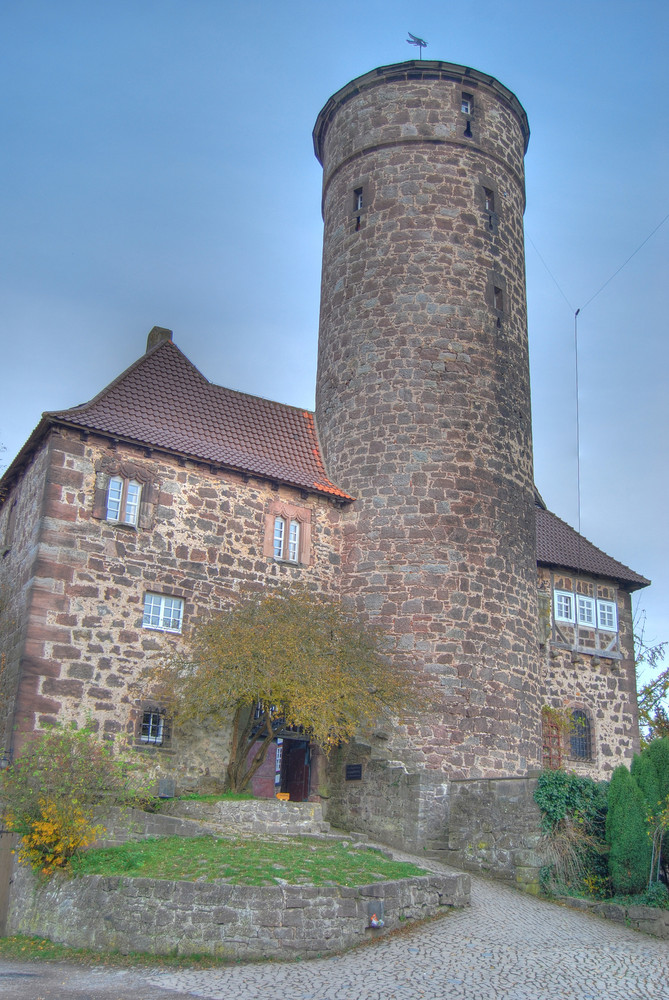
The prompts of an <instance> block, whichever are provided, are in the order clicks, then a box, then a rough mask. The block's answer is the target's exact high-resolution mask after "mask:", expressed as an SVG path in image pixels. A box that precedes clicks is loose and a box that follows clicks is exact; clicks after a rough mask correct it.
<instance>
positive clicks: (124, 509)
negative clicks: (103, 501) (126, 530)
mask: <svg viewBox="0 0 669 1000" xmlns="http://www.w3.org/2000/svg"><path fill="white" fill-rule="evenodd" d="M141 495H142V487H141V484H140V483H138V482H136V481H135V480H134V479H123V478H122V477H121V476H112V477H111V479H110V480H109V487H108V489H107V520H108V521H117V522H118V523H120V524H134V525H136V524H137V521H138V519H139V501H140V498H141Z"/></svg>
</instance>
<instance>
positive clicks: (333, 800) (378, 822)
mask: <svg viewBox="0 0 669 1000" xmlns="http://www.w3.org/2000/svg"><path fill="white" fill-rule="evenodd" d="M372 753H373V751H372V749H371V748H370V747H369V746H364V745H360V744H356V743H354V744H352V745H350V746H348V747H345V748H343V749H342V751H341V752H340V753H339V754H338V755H333V757H332V759H331V760H330V761H329V762H328V781H327V785H326V786H322V787H321V797H322V798H323V802H324V805H325V816H326V818H327V820H328V822H330V823H332V825H333V826H335V827H340V828H341V829H344V830H356V831H358V832H359V833H364V834H365V836H367V837H371V838H373V839H376V840H380V841H381V842H382V843H384V844H389V845H390V846H391V847H398V848H401V849H403V850H407V851H413V852H414V853H416V854H417V853H419V852H420V851H422V850H424V849H426V848H430V849H432V848H443V847H445V845H446V836H447V827H448V808H449V799H448V787H449V786H448V783H447V782H446V781H444V780H443V774H442V773H441V772H440V771H428V770H425V769H423V770H420V771H410V770H408V769H407V767H406V766H405V765H404V764H403V763H402V761H399V760H395V761H393V760H390V761H389V760H384V759H381V758H379V757H378V756H373V755H372ZM351 764H353V765H355V764H359V765H360V766H361V769H362V776H361V778H360V780H354V781H347V780H346V767H347V765H351Z"/></svg>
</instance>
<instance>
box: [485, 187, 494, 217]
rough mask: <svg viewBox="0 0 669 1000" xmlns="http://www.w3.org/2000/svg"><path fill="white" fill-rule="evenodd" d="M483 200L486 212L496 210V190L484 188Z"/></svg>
mask: <svg viewBox="0 0 669 1000" xmlns="http://www.w3.org/2000/svg"><path fill="white" fill-rule="evenodd" d="M483 201H484V203H485V210H486V212H494V211H495V192H494V191H493V190H492V189H491V188H487V187H484V188H483Z"/></svg>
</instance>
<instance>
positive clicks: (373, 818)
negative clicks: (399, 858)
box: [325, 748, 542, 892]
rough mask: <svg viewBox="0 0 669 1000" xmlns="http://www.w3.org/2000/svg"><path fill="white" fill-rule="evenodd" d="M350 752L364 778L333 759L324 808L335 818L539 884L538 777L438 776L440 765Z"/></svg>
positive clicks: (463, 864) (523, 884)
mask: <svg viewBox="0 0 669 1000" xmlns="http://www.w3.org/2000/svg"><path fill="white" fill-rule="evenodd" d="M346 760H347V761H348V760H357V761H358V762H362V763H363V772H362V779H361V780H360V781H346V780H345V777H344V776H345V764H344V765H343V766H341V767H340V766H338V764H336V763H334V764H333V765H332V766H331V772H332V773H331V778H330V784H329V797H328V798H327V800H326V812H325V815H326V817H327V819H328V820H329V822H331V823H332V824H333V825H334V826H339V827H342V828H343V829H347V830H356V831H358V832H360V833H364V834H365V835H366V836H368V837H373V838H375V839H377V840H380V841H381V842H383V843H386V844H389V845H391V846H396V847H401V848H404V849H405V850H410V851H413V853H414V854H420V853H422V852H426V856H428V857H432V858H437V859H438V860H440V861H443V862H444V863H445V864H448V865H453V866H454V867H455V868H460V869H462V868H464V869H466V870H469V871H476V872H483V873H485V874H488V875H491V876H493V877H494V878H499V879H502V880H504V881H508V882H512V883H514V884H516V885H518V886H519V887H520V888H522V889H526V890H528V891H531V892H535V891H537V889H538V877H539V868H540V866H541V864H542V861H541V859H540V857H539V856H538V854H537V852H536V847H537V844H538V841H539V838H540V835H541V816H540V812H539V807H538V806H537V805H536V803H535V801H534V791H535V789H536V779H533V778H506V779H505V778H501V779H478V780H460V781H439V780H438V779H439V777H440V775H439V773H438V772H434V771H427V770H423V771H417V772H409V771H407V769H406V767H404V766H403V765H402V764H401V762H399V761H395V762H392V761H390V762H387V761H381V760H374V759H369V755H368V754H365V752H364V748H359V749H358V750H357V752H356V751H355V749H353V750H352V751H351V753H350V756H347V758H346Z"/></svg>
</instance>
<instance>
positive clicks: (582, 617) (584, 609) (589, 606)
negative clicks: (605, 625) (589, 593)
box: [576, 594, 597, 628]
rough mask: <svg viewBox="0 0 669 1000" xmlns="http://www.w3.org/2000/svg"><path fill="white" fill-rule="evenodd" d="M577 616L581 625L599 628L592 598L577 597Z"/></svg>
mask: <svg viewBox="0 0 669 1000" xmlns="http://www.w3.org/2000/svg"><path fill="white" fill-rule="evenodd" d="M576 614H577V617H578V624H579V625H590V626H591V627H592V628H596V627H597V623H596V621H595V602H594V600H593V599H592V597H584V596H583V595H582V594H577V595H576Z"/></svg>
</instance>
